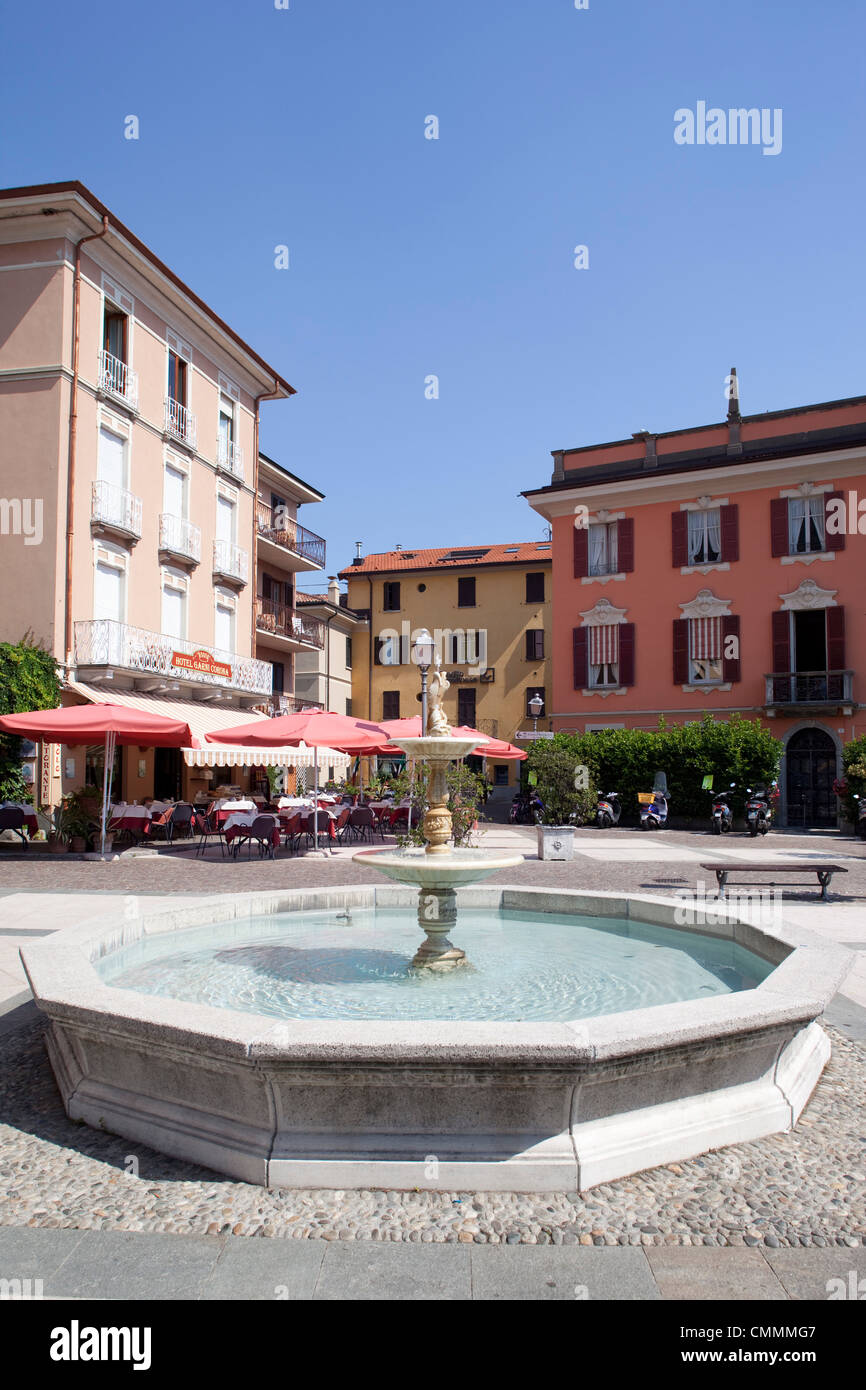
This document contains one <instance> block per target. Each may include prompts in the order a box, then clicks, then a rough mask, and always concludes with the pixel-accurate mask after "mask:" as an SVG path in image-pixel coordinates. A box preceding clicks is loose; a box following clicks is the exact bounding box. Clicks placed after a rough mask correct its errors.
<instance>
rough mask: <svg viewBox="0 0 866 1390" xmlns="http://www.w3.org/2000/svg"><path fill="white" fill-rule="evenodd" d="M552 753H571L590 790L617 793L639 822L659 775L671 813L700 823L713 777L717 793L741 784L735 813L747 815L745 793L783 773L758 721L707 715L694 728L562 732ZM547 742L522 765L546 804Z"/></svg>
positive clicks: (774, 744) (776, 749)
mask: <svg viewBox="0 0 866 1390" xmlns="http://www.w3.org/2000/svg"><path fill="white" fill-rule="evenodd" d="M546 743H547V748H548V749H550V748H551V746H553V747H558V748H560V749H562V750H565V751H567V753H568V755H569V756H570V757H571V759H572V760H573V763H574V766H575V768H576V767H578V766H579V765H581V764H583V765H585V766H586V767H587V768H589V777H590V782H591V785H592V786H593V787H594V788H596V789H597V790H598V791H599V792H600V793H601V794H604V793H606V792H618V793H619V795H620V798H621V801H622V808H623V819H624V820H626V821H633V822H634V821H637V820H638V819H639V817H640V811H639V805H638V799H637V796H638V792H649V791H652V789H653V782H654V780H655V774H656V773H657V772H664V773H665V775H666V777H667V783H668V789H669V791H670V812H671V815H672V816H678V817H679V816H685V817H688V818H690V819H696V820H700V819H702V818H703V817H708V816H709V813H710V803H711V799H712V798H711V795H710V793H709V792H706V791H704V790H703V789H702V787H701V783H702V782H703V779H704V777H705V776H706V775H707V774H709V773H712V776H713V788H714V790H715V791H720V790H722V789H723V788H727V787H728V786H729V784H730V783H731V782H734V783H736V787H735V790H734V792H733V794H732V797H731V805H732V807H733V810H734V813H735V814H737V815H742V813H743V810H744V804H745V799H746V788H747V787H755V786H757V785H760V784H763V785H768V784H769V783H771V782H773V781H774V780H775V778H776V776H777V774H778V769H779V761H780V758H781V753H782V745H781V743H780V742H779V740H778V739H776V738H774V737H773V735H772V734H770V733H768V732H767V730H766V729H764V728H763V727H762V725H761V723H760V720H757V719H742V718H741V717H740V716H739V715H732V716H731V718H730V719H725V720H721V719H715V718H714V717H713V715H712V714H705V715H704V716H703V718H702V719H701V720H700V721H699V722H697V723H694V724H677V725H673V726H671V727H668V726H667V725H666V724H665V721H664V719H660V720H659V727H658V729H657V730H649V729H602V730H599V731H598V732H597V733H592V734H557V735H556V738H555V739H553V740H552V741H550V740H548V741H546ZM543 748H544V745H543V744H540V743H536V744H534V745H533V747H532V749H531V751H530V753H529V757H528V758H527V761H526V763H525V764H524V767H525V768H526V769H527V770H530V769H534V770H536V771H537V772H538V774H539V791H540V793H541V797H542V800H543V799H544V791H543V768H544V763H545V759H546V758H548V757H549V756H550V754H549V753H545V752H544V751H543Z"/></svg>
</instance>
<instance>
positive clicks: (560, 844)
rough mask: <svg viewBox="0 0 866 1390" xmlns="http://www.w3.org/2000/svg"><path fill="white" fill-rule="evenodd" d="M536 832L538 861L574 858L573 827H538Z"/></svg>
mask: <svg viewBox="0 0 866 1390" xmlns="http://www.w3.org/2000/svg"><path fill="white" fill-rule="evenodd" d="M537 832H538V857H539V859H573V858H574V826H573V825H539V826H538V827H537Z"/></svg>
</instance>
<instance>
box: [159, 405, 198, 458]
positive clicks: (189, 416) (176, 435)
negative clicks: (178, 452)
mask: <svg viewBox="0 0 866 1390" xmlns="http://www.w3.org/2000/svg"><path fill="white" fill-rule="evenodd" d="M165 433H166V434H167V435H168V436H169V438H170V439H176V440H177V441H178V442H179V443H180V444H186V445H187V447H188V448H190V449H194V448H195V446H196V443H197V439H198V431H197V428H196V419H195V416H194V415H193V413H192V411H191V410H187V408H186V406H185V405H181V403H180V401H175V400H172V398H171V396H168V397H167V398H166V402H165Z"/></svg>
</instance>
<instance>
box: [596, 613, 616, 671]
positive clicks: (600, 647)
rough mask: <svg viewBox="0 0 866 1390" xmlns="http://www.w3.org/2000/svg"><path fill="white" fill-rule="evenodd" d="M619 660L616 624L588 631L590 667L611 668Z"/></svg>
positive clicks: (608, 624)
mask: <svg viewBox="0 0 866 1390" xmlns="http://www.w3.org/2000/svg"><path fill="white" fill-rule="evenodd" d="M618 660H619V630H618V628H617V625H616V623H606V624H605V625H604V627H591V628H590V629H589V661H590V665H591V666H612V665H613V664H614V662H616V661H618Z"/></svg>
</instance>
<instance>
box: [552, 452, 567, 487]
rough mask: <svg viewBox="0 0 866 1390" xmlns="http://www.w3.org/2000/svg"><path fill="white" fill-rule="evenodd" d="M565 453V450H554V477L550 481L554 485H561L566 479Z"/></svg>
mask: <svg viewBox="0 0 866 1390" xmlns="http://www.w3.org/2000/svg"><path fill="white" fill-rule="evenodd" d="M564 453H565V450H564V449H554V450H553V453H552V457H553V477H552V478H551V480H550V481H551V482H552V483H561V482H562V481H563V480H564V478H565V462H564V460H563V454H564Z"/></svg>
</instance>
